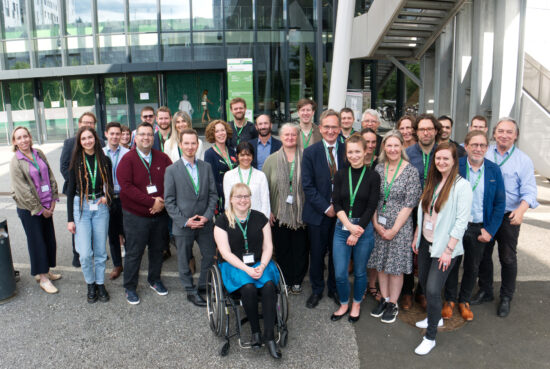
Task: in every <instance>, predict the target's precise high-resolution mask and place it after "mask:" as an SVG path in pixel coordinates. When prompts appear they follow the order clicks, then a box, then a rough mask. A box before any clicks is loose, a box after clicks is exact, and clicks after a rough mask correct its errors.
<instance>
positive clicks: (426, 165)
mask: <svg viewBox="0 0 550 369" xmlns="http://www.w3.org/2000/svg"><path fill="white" fill-rule="evenodd" d="M430 154H431V153H430ZM430 154H424V151H422V162H423V163H424V181H425V180H426V177H427V176H428V168H429V167H430Z"/></svg>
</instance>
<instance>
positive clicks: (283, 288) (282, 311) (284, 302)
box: [275, 263, 288, 324]
mask: <svg viewBox="0 0 550 369" xmlns="http://www.w3.org/2000/svg"><path fill="white" fill-rule="evenodd" d="M275 265H276V266H277V270H278V271H279V284H278V286H277V288H278V290H279V294H278V295H277V315H278V318H280V319H281V321H282V322H284V323H285V324H286V322H287V321H288V289H287V285H286V281H285V277H284V275H283V271H282V270H281V267H280V266H279V264H277V263H275Z"/></svg>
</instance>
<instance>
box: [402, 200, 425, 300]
mask: <svg viewBox="0 0 550 369" xmlns="http://www.w3.org/2000/svg"><path fill="white" fill-rule="evenodd" d="M417 210H418V208H417V207H416V208H414V209H413V211H412V220H413V229H415V228H416V225H417V223H418V222H417V218H418V213H417ZM411 258H413V272H412V273H410V274H404V275H403V288H402V289H401V295H410V296H412V295H413V292H414V254H412V255H411ZM415 294H416V295H423V294H424V291H422V286H421V285H420V283H418V284H417V286H416V293H415Z"/></svg>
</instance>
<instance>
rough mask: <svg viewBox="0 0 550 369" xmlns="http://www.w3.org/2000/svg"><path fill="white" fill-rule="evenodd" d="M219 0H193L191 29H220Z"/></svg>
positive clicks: (220, 13)
mask: <svg viewBox="0 0 550 369" xmlns="http://www.w3.org/2000/svg"><path fill="white" fill-rule="evenodd" d="M220 3H221V0H197V1H193V2H192V4H193V30H218V29H222V22H221V20H222V9H221V5H220Z"/></svg>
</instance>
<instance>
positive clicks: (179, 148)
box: [178, 146, 181, 158]
mask: <svg viewBox="0 0 550 369" xmlns="http://www.w3.org/2000/svg"><path fill="white" fill-rule="evenodd" d="M178 153H179V154H180V158H181V147H179V146H178Z"/></svg>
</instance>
